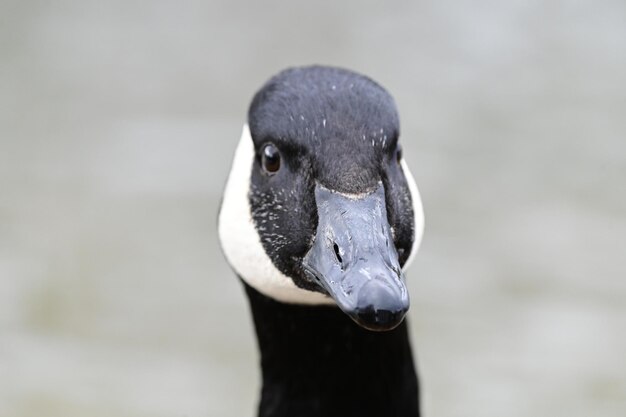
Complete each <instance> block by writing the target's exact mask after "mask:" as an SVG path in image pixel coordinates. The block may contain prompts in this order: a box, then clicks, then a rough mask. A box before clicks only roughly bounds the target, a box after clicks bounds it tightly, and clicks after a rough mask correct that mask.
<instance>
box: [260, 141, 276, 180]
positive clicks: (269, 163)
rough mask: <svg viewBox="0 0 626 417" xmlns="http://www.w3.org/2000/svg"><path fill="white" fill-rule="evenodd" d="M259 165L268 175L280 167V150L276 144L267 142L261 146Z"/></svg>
mask: <svg viewBox="0 0 626 417" xmlns="http://www.w3.org/2000/svg"><path fill="white" fill-rule="evenodd" d="M261 165H262V166H263V171H265V173H266V174H268V175H273V174H275V173H276V172H277V171H278V170H279V169H280V152H278V148H276V146H274V145H272V144H271V143H268V144H267V145H265V146H264V147H263V151H262V154H261Z"/></svg>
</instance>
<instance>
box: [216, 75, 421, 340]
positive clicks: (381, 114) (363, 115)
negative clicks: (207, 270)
mask: <svg viewBox="0 0 626 417" xmlns="http://www.w3.org/2000/svg"><path fill="white" fill-rule="evenodd" d="M248 125H249V135H250V137H251V139H252V152H251V153H252V161H250V162H249V163H251V167H250V165H247V167H248V168H245V167H246V165H245V164H244V165H243V167H244V169H250V171H248V172H249V185H248V189H247V190H246V192H247V198H248V203H249V208H250V217H251V219H252V224H253V226H254V229H255V232H256V234H257V236H258V239H260V242H261V245H262V248H263V251H264V253H265V255H266V256H267V257H268V258H269V259H270V260H271V264H272V265H273V267H275V268H276V269H277V270H278V271H279V273H280V275H282V276H283V277H285V278H286V279H288V280H290V281H291V282H292V283H293V285H294V286H295V287H297V288H300V289H302V290H305V293H309V292H314V293H321V294H328V295H330V296H331V297H332V298H333V299H334V300H335V302H337V304H338V305H339V306H340V307H341V308H342V309H343V310H344V311H346V312H347V313H348V314H350V315H351V316H352V317H353V318H355V320H356V321H357V322H359V323H360V324H362V325H364V326H365V327H368V328H372V329H386V328H391V327H394V326H395V325H397V324H398V323H399V322H400V321H401V319H402V317H403V316H404V313H405V312H406V309H407V308H408V293H407V292H406V288H405V286H404V277H403V275H402V267H403V266H404V265H405V263H406V262H407V259H408V258H409V255H410V254H411V252H412V250H413V249H415V247H416V246H417V245H416V244H415V243H416V241H419V238H420V237H421V225H422V220H421V216H422V212H421V205H420V204H419V195H417V194H416V193H417V190H416V189H413V190H412V188H414V187H412V185H413V184H412V178H410V174H409V173H408V172H405V169H406V168H405V167H403V165H404V164H403V161H402V151H401V148H400V145H399V142H398V138H399V132H400V128H399V119H398V114H397V111H396V106H395V104H394V101H393V99H392V97H391V96H390V95H389V94H388V93H387V92H386V91H385V90H384V89H383V88H382V87H381V86H379V85H378V84H377V83H375V82H374V81H372V80H371V79H369V78H367V77H364V76H362V75H359V74H356V73H354V72H351V71H347V70H342V69H337V68H328V67H318V66H316V67H306V68H294V69H289V70H286V71H283V72H281V73H280V74H278V75H276V76H275V77H273V78H272V79H271V80H269V81H268V82H267V83H266V84H265V85H264V86H263V87H262V88H261V90H260V91H259V92H258V93H257V94H256V95H255V97H254V99H253V101H252V104H251V106H250V110H249V113H248ZM244 136H245V131H244ZM243 140H247V141H248V142H249V141H250V138H242V141H243ZM241 146H243V145H241V144H240V147H241ZM238 152H239V151H238ZM234 170H235V168H233V171H234ZM232 175H233V174H231V176H232ZM407 176H408V177H409V178H408V179H407ZM230 187H231V184H230V180H229V185H228V186H227V192H228V191H230V190H229V188H230ZM412 191H413V192H412ZM412 194H413V195H412ZM226 197H227V196H226ZM226 200H227V198H225V204H224V205H226V203H227V201H226ZM224 210H225V208H224V207H223V208H222V211H224ZM221 217H223V216H221ZM416 220H417V222H416ZM242 221H243V220H242ZM222 223H223V222H222V219H221V218H220V235H221V237H222V241H223V245H224V240H225V236H224V235H225V234H228V232H227V231H223V230H222ZM416 224H417V229H418V230H416ZM416 232H417V233H416ZM416 236H417V238H416ZM226 240H228V237H226ZM241 244H243V242H242V243H241ZM224 246H226V245H224ZM225 251H226V253H227V256H228V257H229V260H230V261H231V263H232V264H233V266H234V267H235V269H237V270H238V272H239V273H240V274H242V275H244V274H243V273H242V271H241V270H240V268H238V266H237V265H236V263H237V262H239V263H240V262H241V261H237V260H235V259H234V257H233V256H229V254H228V250H227V248H225ZM231 258H232V259H231ZM240 258H241V256H240ZM250 273H252V272H250ZM242 278H244V279H246V281H248V283H250V284H251V285H252V286H255V282H254V281H255V279H254V278H251V280H249V279H247V278H248V277H246V276H242ZM274 278H275V277H274ZM266 281H267V280H265V283H267V282H266ZM270 281H271V280H270ZM273 282H274V284H276V282H277V280H276V279H274V281H273ZM256 287H257V289H259V290H261V291H262V292H264V293H266V294H267V295H273V294H272V291H271V290H269V289H268V288H267V287H266V285H265V284H263V285H256ZM259 287H260V288H259ZM264 290H265V291H264ZM303 294H304V293H303ZM276 298H279V299H280V298H281V297H280V296H279V297H276ZM317 299H319V297H318V298H317ZM285 301H291V300H285ZM305 302H306V301H305Z"/></svg>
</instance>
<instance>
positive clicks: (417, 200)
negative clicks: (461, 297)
mask: <svg viewBox="0 0 626 417" xmlns="http://www.w3.org/2000/svg"><path fill="white" fill-rule="evenodd" d="M400 165H401V166H402V171H404V176H405V177H406V181H407V183H408V185H409V191H410V192H411V201H412V202H413V218H414V222H415V223H414V229H413V230H415V237H414V238H413V246H411V253H410V254H409V258H408V259H407V260H406V262H405V263H404V266H403V267H402V270H403V271H406V270H407V268H408V267H409V266H410V265H411V263H412V262H413V259H415V255H416V254H417V251H418V250H419V247H420V243H422V236H423V235H424V208H423V207H422V198H421V197H420V192H419V190H418V189H417V184H415V180H414V179H413V175H412V174H411V170H409V167H408V165H407V164H406V162H405V161H404V159H402V161H401V162H400Z"/></svg>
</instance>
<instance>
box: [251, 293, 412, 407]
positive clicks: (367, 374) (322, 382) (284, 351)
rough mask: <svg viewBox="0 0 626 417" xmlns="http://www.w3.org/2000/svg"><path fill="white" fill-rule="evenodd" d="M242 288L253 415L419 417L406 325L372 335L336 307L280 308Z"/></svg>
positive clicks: (372, 333) (301, 306)
mask: <svg viewBox="0 0 626 417" xmlns="http://www.w3.org/2000/svg"><path fill="white" fill-rule="evenodd" d="M244 285H245V287H246V292H247V294H248V298H249V299H250V305H251V309H252V315H253V318H254V324H255V327H256V332H257V338H258V343H259V348H260V351H261V367H262V373H263V388H262V392H261V402H260V406H259V416H260V417H269V416H272V417H283V416H285V417H286V416H301V417H307V416H311V417H312V416H318V417H334V416H342V417H349V416H359V417H368V416H377V417H378V416H386V417H400V416H401V417H417V416H419V406H418V383H417V377H416V374H415V369H414V366H413V357H412V354H411V348H410V345H409V338H408V333H407V326H406V320H405V321H404V322H403V323H402V324H400V326H398V327H397V328H396V329H394V330H392V331H388V332H382V333H377V332H371V331H368V330H365V329H362V328H361V327H359V326H358V325H357V324H355V323H354V322H353V321H352V320H351V319H350V318H348V317H347V316H346V315H345V314H344V313H343V312H341V311H340V310H339V309H338V308H336V307H332V306H308V305H296V304H285V303H281V302H277V301H275V300H273V299H271V298H269V297H266V296H264V295H263V294H261V293H259V292H258V291H256V290H255V289H253V288H252V287H250V286H248V285H247V284H245V283H244Z"/></svg>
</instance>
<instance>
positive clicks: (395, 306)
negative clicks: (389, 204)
mask: <svg viewBox="0 0 626 417" xmlns="http://www.w3.org/2000/svg"><path fill="white" fill-rule="evenodd" d="M315 201H316V203H317V211H318V216H319V223H318V226H317V234H316V237H315V241H314V242H313V246H312V247H311V249H310V250H309V252H308V253H307V254H306V256H305V257H304V260H303V265H304V270H305V271H306V273H307V275H308V276H309V277H310V278H311V279H312V280H313V281H315V282H316V283H317V284H318V285H320V286H321V287H322V289H324V290H325V291H326V292H328V294H329V295H330V296H331V297H332V298H333V299H334V300H335V302H336V303H337V305H338V306H339V308H341V310H343V311H344V312H345V313H346V314H348V315H349V316H350V317H351V318H352V319H353V320H354V321H356V322H357V323H358V324H359V325H361V326H362V327H364V328H366V329H369V330H377V331H383V330H391V329H393V328H395V327H396V326H398V325H399V324H400V323H401V322H402V319H403V318H404V315H405V314H406V312H407V310H408V309H409V293H408V291H407V288H406V285H405V282H404V275H403V273H402V268H400V263H399V261H398V254H397V252H396V248H395V245H394V243H393V238H392V235H391V228H390V226H389V222H388V220H387V209H386V205H385V190H384V188H383V185H382V184H380V185H379V187H378V188H377V189H376V190H375V191H374V192H372V193H370V194H367V195H364V196H358V197H352V196H346V195H344V194H340V193H335V192H332V191H330V190H328V189H326V188H324V187H323V186H321V185H319V184H318V185H316V187H315Z"/></svg>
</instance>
